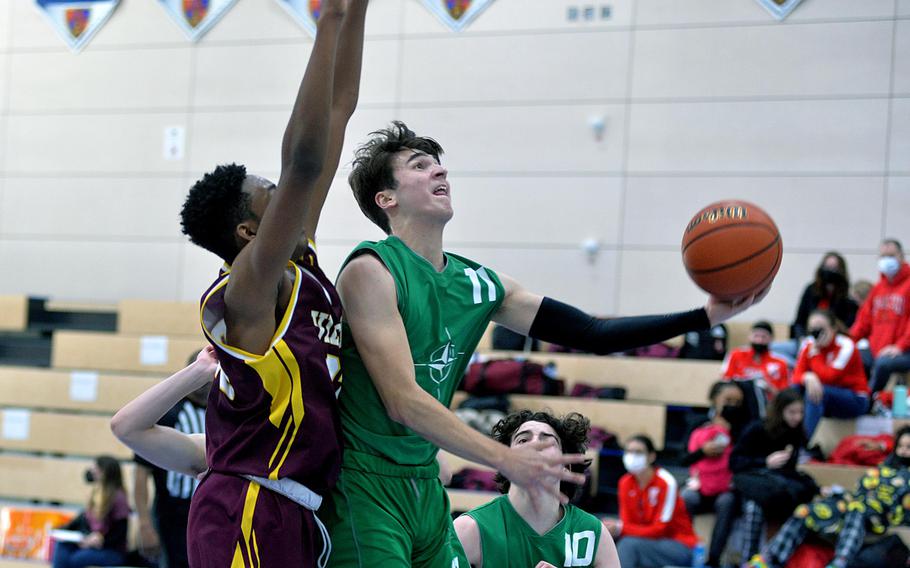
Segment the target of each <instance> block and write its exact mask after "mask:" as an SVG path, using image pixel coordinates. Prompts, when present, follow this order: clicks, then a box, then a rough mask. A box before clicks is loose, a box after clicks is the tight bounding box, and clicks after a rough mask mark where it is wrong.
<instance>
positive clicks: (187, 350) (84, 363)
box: [51, 331, 206, 374]
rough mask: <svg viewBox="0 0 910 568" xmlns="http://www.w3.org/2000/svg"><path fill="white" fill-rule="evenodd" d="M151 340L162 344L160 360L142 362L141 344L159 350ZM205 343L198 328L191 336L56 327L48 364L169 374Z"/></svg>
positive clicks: (70, 367) (60, 366) (63, 367)
mask: <svg viewBox="0 0 910 568" xmlns="http://www.w3.org/2000/svg"><path fill="white" fill-rule="evenodd" d="M150 343H154V344H158V345H159V346H163V349H162V351H163V353H164V361H163V362H162V363H157V362H156V363H155V364H151V363H143V358H142V352H143V347H144V346H145V348H146V351H147V352H148V351H158V350H157V349H154V350H150V349H148V346H149V344H150ZM162 343H163V345H162ZM205 345H206V341H205V338H204V337H203V335H202V333H201V332H200V333H199V334H198V335H197V336H192V337H191V336H174V337H165V336H144V335H132V334H115V333H96V332H83V331H58V332H56V333H55V334H54V337H53V347H52V349H53V351H52V356H51V364H52V366H54V367H56V368H59V369H93V370H99V371H124V372H133V373H157V374H171V373H173V372H175V371H179V370H180V369H182V368H184V367H185V366H186V364H187V359H188V358H189V357H190V356H191V355H192V354H193V353H195V352H196V351H198V350H200V349H202V348H203V347H205Z"/></svg>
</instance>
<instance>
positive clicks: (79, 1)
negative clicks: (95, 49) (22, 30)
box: [35, 0, 120, 52]
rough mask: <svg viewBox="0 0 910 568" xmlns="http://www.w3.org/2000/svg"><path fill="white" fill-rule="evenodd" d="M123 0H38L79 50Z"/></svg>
mask: <svg viewBox="0 0 910 568" xmlns="http://www.w3.org/2000/svg"><path fill="white" fill-rule="evenodd" d="M118 3H120V0H35V5H36V6H37V7H38V9H39V10H41V13H42V14H44V16H45V17H46V18H47V19H48V21H49V22H50V23H51V25H52V26H53V27H54V30H56V31H57V35H59V36H60V37H61V38H62V39H63V41H65V42H66V44H67V45H68V46H69V48H70V49H71V50H72V51H74V52H78V51H79V50H81V49H82V48H83V47H85V45H86V44H87V43H88V42H89V40H90V39H92V36H94V35H95V33H96V32H97V31H98V30H100V29H101V26H102V25H104V22H106V21H107V19H108V18H110V17H111V14H112V13H113V12H114V8H116V7H117V4H118Z"/></svg>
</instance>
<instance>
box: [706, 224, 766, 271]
mask: <svg viewBox="0 0 910 568" xmlns="http://www.w3.org/2000/svg"><path fill="white" fill-rule="evenodd" d="M778 243H780V235H779V234H778V235H776V236H775V237H774V240H773V241H771V242H770V243H768V244H767V245H766V246H765V247H764V248H761V249H759V250H757V251H756V252H754V253H752V254H750V255H749V256H744V257H743V258H740V259H739V260H737V261H735V262H731V263H727V264H724V265H721V266H715V267H714V268H701V269H699V270H689V274H691V275H693V276H694V275H704V274H713V273H715V272H720V271H721V270H727V269H728V268H735V267H737V266H739V265H740V264H742V263H744V262H748V261H750V260H752V259H754V258H756V257H758V256H761V255H762V254H764V253H766V252H768V251H769V250H771V247H773V246H774V245H776V244H778Z"/></svg>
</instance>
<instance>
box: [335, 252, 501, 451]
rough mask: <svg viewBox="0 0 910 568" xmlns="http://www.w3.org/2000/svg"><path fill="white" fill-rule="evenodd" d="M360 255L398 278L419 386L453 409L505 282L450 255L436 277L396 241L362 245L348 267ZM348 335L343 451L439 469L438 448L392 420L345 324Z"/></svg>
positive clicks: (344, 361) (344, 353)
mask: <svg viewBox="0 0 910 568" xmlns="http://www.w3.org/2000/svg"><path fill="white" fill-rule="evenodd" d="M360 254H374V255H375V256H377V257H378V258H379V260H380V261H382V263H383V264H384V265H385V266H386V268H388V270H389V272H390V273H391V274H392V278H393V279H394V281H395V290H396V292H397V294H398V312H399V313H400V314H401V319H402V321H403V322H404V327H405V330H406V331H407V335H408V343H409V345H410V350H411V356H412V358H413V359H414V372H415V374H416V377H417V383H418V384H419V385H420V387H421V388H422V389H423V390H425V391H427V392H428V393H430V394H431V395H432V396H433V397H435V398H436V400H438V401H439V402H441V403H442V404H443V405H444V406H446V407H448V406H449V405H450V403H451V402H452V395H453V394H454V393H455V388H456V387H457V386H458V384H459V383H460V382H461V379H462V377H463V376H464V372H465V369H466V368H467V365H468V362H469V360H470V358H471V356H472V355H473V353H474V349H475V348H476V347H477V343H478V342H479V341H480V338H481V337H482V336H483V334H484V331H486V329H487V325H489V323H490V319H491V318H492V317H493V314H494V313H495V312H496V310H497V309H498V308H499V306H500V304H501V303H502V300H503V296H504V294H505V289H504V288H503V286H502V283H501V282H500V281H499V278H498V277H497V276H496V274H495V273H494V272H493V271H492V270H490V269H488V268H484V267H483V266H481V265H480V264H478V263H476V262H473V261H471V260H468V259H466V258H462V257H460V256H457V255H454V254H450V253H445V260H446V265H445V268H444V269H443V270H442V271H441V272H436V270H435V268H433V265H432V264H430V263H429V262H428V261H427V260H426V259H425V258H423V257H422V256H420V255H418V254H417V253H415V252H414V251H412V250H411V249H410V248H408V247H407V245H405V244H404V242H403V241H402V240H401V239H399V238H397V237H389V238H387V239H385V240H384V241H380V242H364V243H361V244H359V245H358V246H357V248H355V249H354V251H353V252H352V253H351V255H350V256H349V257H348V260H346V261H345V264H347V262H349V261H350V260H351V259H352V258H354V257H355V256H359V255H360ZM342 331H343V333H342V351H341V368H342V369H343V372H344V383H343V388H342V389H341V395H340V397H339V399H338V403H339V407H340V409H341V424H342V430H343V432H344V439H345V447H346V448H350V449H352V450H355V451H359V452H365V453H369V454H373V455H378V456H382V457H384V458H386V459H388V460H390V461H392V462H395V463H397V464H401V465H429V464H431V463H434V459H435V457H436V452H437V450H438V448H437V447H436V446H435V445H433V444H431V443H430V442H428V441H426V440H425V439H424V438H422V437H421V436H420V435H418V434H417V433H415V432H414V431H413V430H411V429H409V428H406V427H404V426H402V425H401V424H399V423H397V422H395V421H393V420H392V419H391V418H389V415H388V413H387V412H386V409H385V407H384V406H383V404H382V400H381V399H380V397H379V393H378V392H377V391H376V388H375V387H374V386H373V381H372V379H371V378H370V375H369V373H367V370H366V367H365V366H364V363H363V360H362V359H361V358H360V354H359V353H358V352H357V346H356V345H355V344H354V340H353V338H352V336H351V330H350V328H349V327H348V325H347V323H345V324H344V325H343V328H342Z"/></svg>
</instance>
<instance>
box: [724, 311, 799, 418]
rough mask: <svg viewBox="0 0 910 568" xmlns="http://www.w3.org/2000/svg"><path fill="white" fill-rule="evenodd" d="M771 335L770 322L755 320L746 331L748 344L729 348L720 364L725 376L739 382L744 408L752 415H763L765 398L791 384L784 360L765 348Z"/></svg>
mask: <svg viewBox="0 0 910 568" xmlns="http://www.w3.org/2000/svg"><path fill="white" fill-rule="evenodd" d="M773 339H774V328H773V327H771V324H770V323H768V322H766V321H757V322H755V323H754V324H753V325H752V331H751V333H750V334H749V346H748V347H737V348H736V349H733V350H732V351H730V353H729V354H728V355H727V358H726V359H725V360H724V364H723V367H722V371H721V372H722V376H723V378H724V379H726V380H735V381H739V382H740V383H741V385H740V386H742V387H743V392H744V393H745V396H746V398H745V403H746V408H748V409H749V414H750V416H751V417H752V418H753V419H756V418H761V417H763V416H764V415H765V405H766V403H767V401H768V400H770V399H771V397H773V396H774V394H775V393H777V392H779V391H781V390H783V389H785V388H787V387H788V386H789V385H790V376H789V369H788V365H787V362H786V361H784V360H783V359H781V358H780V357H777V356H776V355H774V354H772V353H771V352H770V351H769V349H768V346H769V345H770V344H771V340H773Z"/></svg>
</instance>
